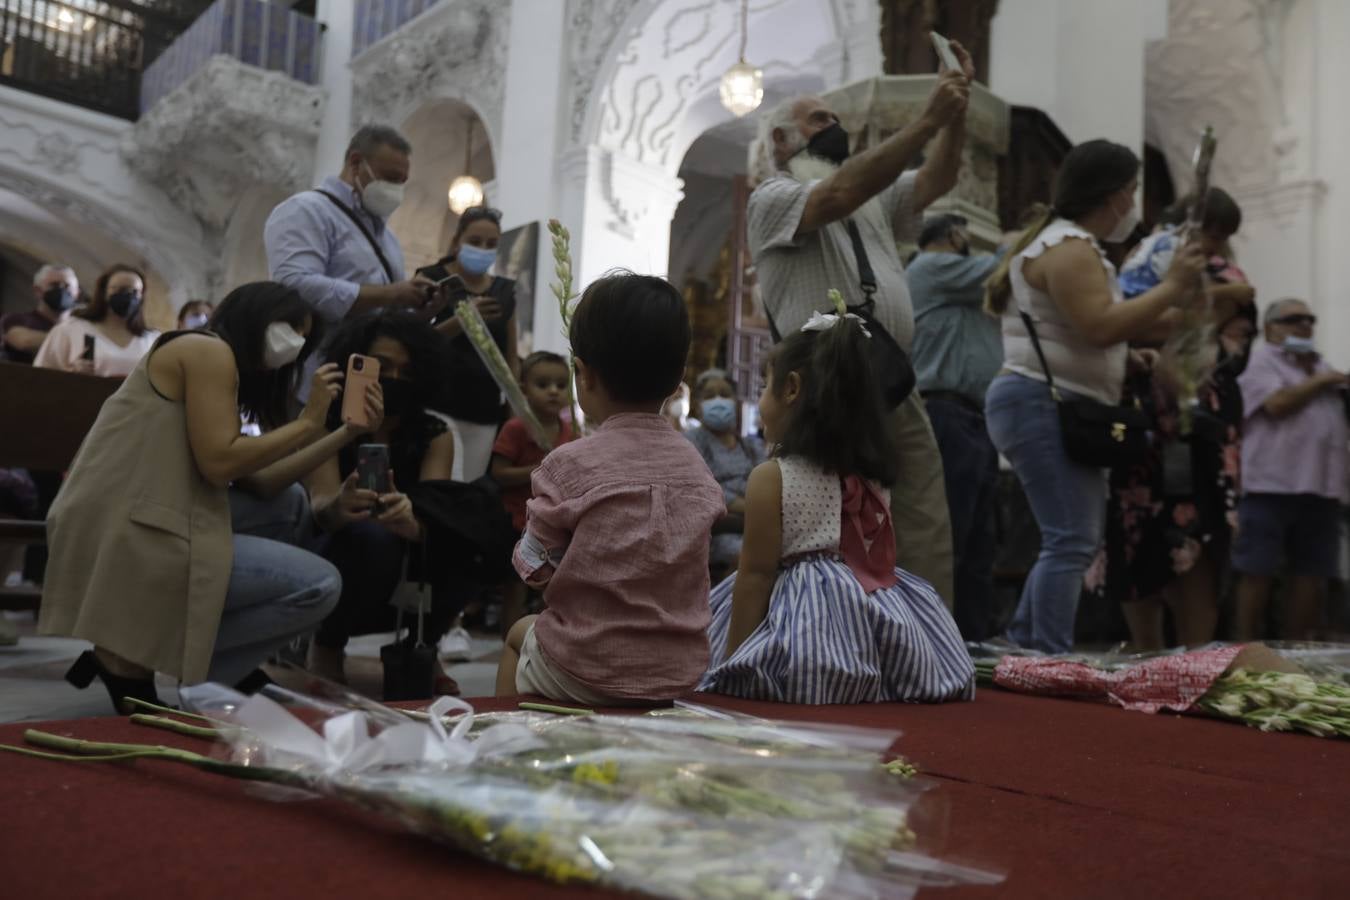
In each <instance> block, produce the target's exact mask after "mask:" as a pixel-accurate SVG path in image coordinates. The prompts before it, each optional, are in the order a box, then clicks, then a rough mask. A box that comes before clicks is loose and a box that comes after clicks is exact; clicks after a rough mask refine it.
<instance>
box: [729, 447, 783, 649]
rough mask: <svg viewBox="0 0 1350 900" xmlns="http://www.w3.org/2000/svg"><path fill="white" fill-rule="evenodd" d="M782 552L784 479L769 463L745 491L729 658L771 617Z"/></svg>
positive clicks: (757, 470)
mask: <svg viewBox="0 0 1350 900" xmlns="http://www.w3.org/2000/svg"><path fill="white" fill-rule="evenodd" d="M782 552H783V476H782V473H781V472H779V470H778V463H776V462H767V463H764V464H763V465H761V466H757V467H756V468H755V471H753V472H751V473H750V481H749V484H748V485H747V486H746V489H745V538H744V540H743V542H742V543H741V565H740V569H739V570H737V572H736V587H735V591H734V592H733V593H732V595H731V624H730V626H729V627H728V629H727V656H728V657H730V656H731V654H733V653H735V652H736V650H737V648H739V647H740V646H741V644H743V643H745V640H746V638H748V637H750V635H751V634H753V633H754V631H755V629H756V628H758V627H759V625H760V623H761V622H763V621H764V617H765V616H766V615H768V613H769V598H770V596H771V595H772V594H773V586H774V584H775V583H776V582H777V580H778V561H779V559H780V558H781V556H782Z"/></svg>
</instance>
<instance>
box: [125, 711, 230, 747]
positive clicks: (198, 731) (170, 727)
mask: <svg viewBox="0 0 1350 900" xmlns="http://www.w3.org/2000/svg"><path fill="white" fill-rule="evenodd" d="M131 723H132V724H133V725H145V726H147V727H149V728H160V729H163V730H164V731H172V732H173V733H174V734H182V735H186V736H187V737H197V738H205V739H206V740H208V741H214V740H216V739H217V738H219V737H220V736H221V735H220V732H219V731H218V730H216V729H215V728H204V727H202V726H200V725H190V724H188V723H187V722H179V721H177V720H175V719H170V718H168V717H167V716H148V715H146V714H144V713H133V714H132V716H131Z"/></svg>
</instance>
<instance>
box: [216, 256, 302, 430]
mask: <svg viewBox="0 0 1350 900" xmlns="http://www.w3.org/2000/svg"><path fill="white" fill-rule="evenodd" d="M306 319H308V320H309V322H310V327H309V336H308V337H306V338H305V345H304V347H302V348H301V349H300V355H299V357H297V358H296V360H295V362H293V363H290V364H289V365H285V366H282V367H281V368H280V369H277V370H276V371H271V370H269V369H268V368H267V367H266V366H265V365H264V363H263V341H264V338H265V335H266V334H267V327H268V326H269V325H271V324H272V323H274V322H286V323H287V324H289V325H290V326H291V327H292V328H295V329H296V330H297V331H298V330H299V329H301V328H303V327H304V325H305V320H306ZM206 327H207V328H208V329H209V330H210V331H213V332H215V333H216V334H217V335H218V336H220V337H221V338H223V339H224V340H225V343H227V344H229V345H230V349H232V350H233V351H234V361H235V365H236V366H237V368H238V369H239V408H240V409H241V410H242V411H243V413H244V415H246V416H248V417H250V418H252V419H255V420H256V421H257V422H258V424H259V425H261V426H262V428H263V430H264V431H271V430H272V429H274V428H280V427H281V426H282V425H284V424H286V422H288V421H289V420H290V415H289V413H290V410H289V405H290V400H291V396H292V395H293V394H294V393H295V387H296V384H297V382H298V381H299V379H300V377H301V374H302V373H303V372H304V369H305V361H306V360H307V359H309V355H310V354H311V353H313V352H314V350H315V348H317V347H318V346H319V344H320V342H321V341H322V340H323V325H322V322H321V320H320V319H319V317H318V316H316V315H313V314H312V312H311V311H310V307H309V304H307V303H306V302H305V301H304V300H302V299H301V298H300V295H299V294H298V293H296V292H295V290H294V289H292V288H288V287H286V286H285V285H283V284H279V283H277V282H275V281H255V282H253V283H251V284H245V285H240V286H239V287H237V288H235V289H234V290H232V291H230V293H229V294H227V295H226V297H225V299H224V300H222V301H221V302H220V306H217V307H216V311H215V312H214V313H212V314H211V321H210V322H208V323H207V326H206Z"/></svg>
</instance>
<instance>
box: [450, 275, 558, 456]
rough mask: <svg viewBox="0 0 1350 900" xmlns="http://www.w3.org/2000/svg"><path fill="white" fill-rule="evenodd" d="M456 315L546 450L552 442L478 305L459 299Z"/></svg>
mask: <svg viewBox="0 0 1350 900" xmlns="http://www.w3.org/2000/svg"><path fill="white" fill-rule="evenodd" d="M455 318H456V319H458V320H459V323H460V326H461V327H462V328H463V329H464V333H465V335H467V336H468V338H469V343H470V344H471V345H473V348H474V350H475V351H477V353H478V356H479V358H480V359H482V360H483V365H485V366H487V369H488V371H489V372H491V373H492V377H493V380H494V381H496V382H497V385H498V387H500V388H501V389H502V391H503V392H504V393H505V394H506V400H507V402H508V403H510V404H511V409H512V410H513V411H514V412H515V414H516V415H518V416H520V418H521V419H523V420H524V421H525V425H526V427H527V428H529V429H530V434H531V436H533V437H534V441H535V443H536V444H538V445H539V446H540V447H542V448H543V449H545V450H551V449H553V442H552V441H551V440H549V437H548V434H547V433H546V432H545V431H544V426H543V424H542V423H540V421H539V417H538V416H536V415H535V414H534V410H532V409H530V404H529V401H528V400H526V399H525V393H524V392H523V391H522V390H521V389H520V383H519V382H518V381H517V380H516V373H514V372H512V371H511V366H510V365H508V364H507V362H506V357H505V356H503V355H502V351H501V348H500V347H498V346H497V342H496V341H495V340H494V339H493V337H492V334H491V332H489V331H488V328H487V323H486V322H484V321H483V316H482V314H481V313H479V312H478V309H477V307H475V306H474V305H473V304H472V303H469V302H468V301H467V300H461V301H460V303H459V305H458V306H456V307H455Z"/></svg>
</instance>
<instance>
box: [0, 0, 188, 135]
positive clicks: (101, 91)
mask: <svg viewBox="0 0 1350 900" xmlns="http://www.w3.org/2000/svg"><path fill="white" fill-rule="evenodd" d="M209 3H210V0H0V84H7V85H10V86H12V87H17V88H21V89H23V90H27V91H32V92H34V93H38V94H43V95H45V96H48V97H53V98H55V99H57V100H64V101H66V102H69V103H73V104H76V105H79V106H84V107H88V108H90V109H95V110H98V111H100V112H106V113H111V114H112V115H116V116H121V117H123V118H128V119H134V118H135V117H136V115H137V111H138V99H139V93H140V81H141V73H142V72H143V71H144V69H145V66H146V65H147V64H148V63H149V62H151V61H153V60H154V59H155V58H156V57H157V56H158V55H159V54H160V53H161V52H162V51H163V50H164V49H165V48H166V47H168V46H169V44H170V43H172V42H173V40H174V39H175V38H176V37H177V36H178V35H179V34H181V33H182V32H183V31H184V29H186V28H187V27H188V25H190V24H191V23H192V21H193V20H194V19H195V18H196V17H197V16H198V15H199V14H200V13H201V12H202V11H203V10H204V9H206V7H207V6H208V5H209Z"/></svg>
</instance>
